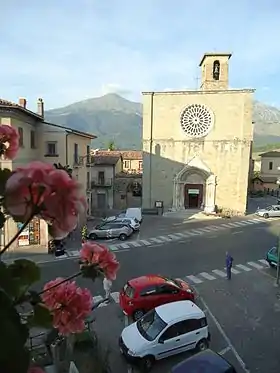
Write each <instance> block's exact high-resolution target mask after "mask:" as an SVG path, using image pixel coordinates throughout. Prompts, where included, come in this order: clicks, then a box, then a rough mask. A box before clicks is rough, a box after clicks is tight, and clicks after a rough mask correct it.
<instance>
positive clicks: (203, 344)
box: [196, 339, 209, 352]
mask: <svg viewBox="0 0 280 373" xmlns="http://www.w3.org/2000/svg"><path fill="white" fill-rule="evenodd" d="M208 347H209V343H208V341H207V340H206V339H201V340H200V341H199V342H198V343H197V345H196V350H197V351H198V352H200V351H204V350H207V348H208Z"/></svg>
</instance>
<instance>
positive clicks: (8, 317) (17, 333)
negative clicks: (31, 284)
mask: <svg viewBox="0 0 280 373" xmlns="http://www.w3.org/2000/svg"><path fill="white" fill-rule="evenodd" d="M0 305H1V307H0V338H1V348H0V364H1V363H3V362H9V361H10V360H13V359H15V356H16V357H17V359H18V356H22V355H24V353H23V350H24V346H25V344H26V341H27V338H28V335H29V330H28V328H27V326H26V325H24V324H22V323H21V318H20V315H19V314H18V312H17V310H16V309H15V307H14V306H13V303H12V299H11V298H10V297H9V296H8V295H7V294H6V293H5V292H4V290H0ZM0 366H1V365H0ZM0 371H1V372H3V370H2V369H0ZM4 372H5V370H4Z"/></svg>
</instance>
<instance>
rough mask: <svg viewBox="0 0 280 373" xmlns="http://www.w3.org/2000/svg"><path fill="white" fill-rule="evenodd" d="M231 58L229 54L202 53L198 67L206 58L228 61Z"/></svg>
mask: <svg viewBox="0 0 280 373" xmlns="http://www.w3.org/2000/svg"><path fill="white" fill-rule="evenodd" d="M231 56H232V54H231V53H219V52H213V53H204V55H203V57H202V59H201V61H200V64H199V66H201V65H202V64H203V62H204V60H205V58H207V57H228V59H230V57H231Z"/></svg>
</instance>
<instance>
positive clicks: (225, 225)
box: [221, 224, 230, 228]
mask: <svg viewBox="0 0 280 373" xmlns="http://www.w3.org/2000/svg"><path fill="white" fill-rule="evenodd" d="M221 226H222V227H225V228H230V225H229V224H221Z"/></svg>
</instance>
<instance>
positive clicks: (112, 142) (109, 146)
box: [108, 140, 116, 151]
mask: <svg viewBox="0 0 280 373" xmlns="http://www.w3.org/2000/svg"><path fill="white" fill-rule="evenodd" d="M115 149H116V146H115V143H114V141H113V140H111V141H110V142H109V144H108V150H111V151H113V150H115Z"/></svg>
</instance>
